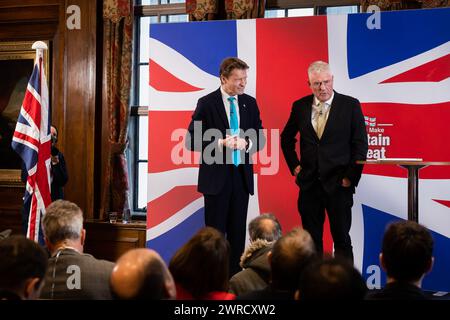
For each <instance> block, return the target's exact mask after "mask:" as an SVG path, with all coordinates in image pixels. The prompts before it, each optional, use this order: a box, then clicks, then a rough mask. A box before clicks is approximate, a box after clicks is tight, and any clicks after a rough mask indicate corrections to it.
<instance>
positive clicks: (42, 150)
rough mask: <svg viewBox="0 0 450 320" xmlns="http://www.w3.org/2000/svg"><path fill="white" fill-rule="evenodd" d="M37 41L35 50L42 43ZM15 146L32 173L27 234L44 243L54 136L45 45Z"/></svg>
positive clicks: (26, 202)
mask: <svg viewBox="0 0 450 320" xmlns="http://www.w3.org/2000/svg"><path fill="white" fill-rule="evenodd" d="M36 44H37V43H35V44H34V45H33V49H35V48H36V47H38V46H39V45H36ZM42 44H43V43H42ZM44 45H45V44H44ZM35 46H36V47H35ZM11 146H12V148H13V149H14V150H15V151H16V152H17V153H18V154H19V156H20V157H21V158H22V160H23V162H24V164H25V168H26V170H27V173H28V177H27V181H26V188H25V196H24V212H25V213H27V214H28V227H27V237H28V238H30V239H32V240H34V241H36V242H40V243H42V239H43V238H42V235H41V228H40V221H41V218H42V217H43V215H44V214H45V208H46V207H47V206H48V205H49V204H50V203H51V197H50V190H51V189H50V169H51V158H50V148H51V135H50V111H49V105H48V87H47V79H46V77H45V68H44V59H43V49H41V48H37V50H36V60H35V64H34V69H33V73H32V75H31V78H30V80H29V82H28V86H27V90H26V92H25V98H24V99H23V103H22V107H21V109H20V114H19V118H18V119H17V125H16V130H15V132H14V136H13V139H12V142H11ZM39 240H40V241H39Z"/></svg>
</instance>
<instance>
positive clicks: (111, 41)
mask: <svg viewBox="0 0 450 320" xmlns="http://www.w3.org/2000/svg"><path fill="white" fill-rule="evenodd" d="M103 23H104V49H105V50H104V52H105V68H106V84H105V86H106V100H107V106H106V107H107V108H108V119H107V120H108V121H109V139H108V143H109V146H108V147H109V148H107V149H108V157H107V159H108V161H107V164H106V174H105V180H106V181H105V182H104V184H103V185H102V188H103V189H102V192H103V195H102V199H103V201H104V203H103V207H104V208H105V210H106V212H108V211H117V212H119V213H121V212H123V209H124V207H125V208H126V207H127V206H128V191H129V181H128V172H127V159H126V157H125V149H126V147H127V129H128V118H129V110H130V108H129V100H130V81H131V58H132V38H133V37H132V36H133V0H104V1H103Z"/></svg>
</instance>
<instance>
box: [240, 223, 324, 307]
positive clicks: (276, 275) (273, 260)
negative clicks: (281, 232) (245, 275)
mask: <svg viewBox="0 0 450 320" xmlns="http://www.w3.org/2000/svg"><path fill="white" fill-rule="evenodd" d="M315 258H316V249H315V247H314V241H313V239H312V238H311V235H310V234H309V232H308V231H306V230H304V229H300V228H296V229H293V230H292V231H290V232H289V233H287V234H286V235H285V236H283V237H281V238H280V239H278V240H277V241H276V242H275V244H274V245H273V248H272V251H271V252H269V254H268V259H269V264H270V268H271V280H270V284H269V286H267V287H266V288H264V289H262V290H256V291H252V292H249V293H247V294H244V295H241V296H239V297H238V299H241V300H267V299H272V300H293V299H294V293H295V290H296V288H297V283H298V279H299V277H300V274H301V273H302V272H303V269H304V268H305V267H306V266H307V265H308V264H309V263H311V262H312V261H314V259H315Z"/></svg>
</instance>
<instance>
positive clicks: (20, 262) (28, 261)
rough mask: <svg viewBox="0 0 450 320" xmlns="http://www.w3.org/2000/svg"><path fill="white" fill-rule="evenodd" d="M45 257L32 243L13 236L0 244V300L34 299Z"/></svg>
mask: <svg viewBox="0 0 450 320" xmlns="http://www.w3.org/2000/svg"><path fill="white" fill-rule="evenodd" d="M47 261H48V255H47V253H46V252H45V250H44V249H43V248H42V247H40V246H39V245H38V244H37V243H35V242H34V241H32V240H29V239H27V238H25V237H24V236H22V235H13V236H11V237H8V238H6V239H3V240H1V241H0V300H19V299H24V300H25V299H27V300H28V299H29V300H33V299H37V298H38V297H39V294H40V292H41V290H42V286H43V283H44V275H45V271H46V270H47Z"/></svg>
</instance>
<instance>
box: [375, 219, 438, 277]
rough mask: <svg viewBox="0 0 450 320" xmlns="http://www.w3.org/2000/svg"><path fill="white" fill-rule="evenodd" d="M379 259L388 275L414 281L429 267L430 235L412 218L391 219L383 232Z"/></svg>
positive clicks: (431, 245)
mask: <svg viewBox="0 0 450 320" xmlns="http://www.w3.org/2000/svg"><path fill="white" fill-rule="evenodd" d="M380 260H381V264H382V266H383V268H384V269H385V270H386V273H387V275H388V277H391V278H393V279H395V280H396V281H402V282H415V281H417V280H419V279H421V278H422V276H423V275H424V274H425V273H427V272H428V271H430V270H431V267H432V264H433V238H432V237H431V234H430V232H429V231H428V230H427V229H426V228H425V227H423V226H421V225H420V224H418V223H416V222H414V221H399V222H394V223H391V224H390V225H389V226H388V227H387V229H386V232H385V233H384V237H383V245H382V249H381V255H380Z"/></svg>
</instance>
